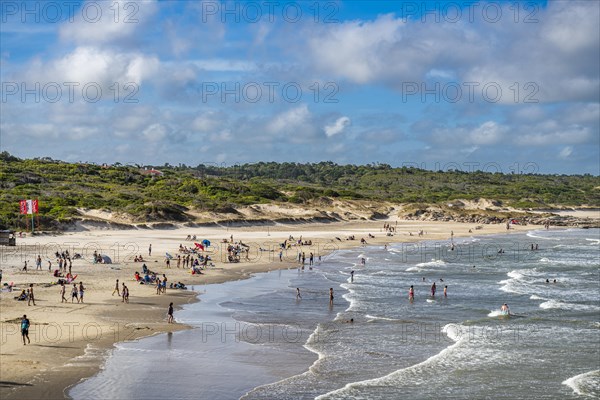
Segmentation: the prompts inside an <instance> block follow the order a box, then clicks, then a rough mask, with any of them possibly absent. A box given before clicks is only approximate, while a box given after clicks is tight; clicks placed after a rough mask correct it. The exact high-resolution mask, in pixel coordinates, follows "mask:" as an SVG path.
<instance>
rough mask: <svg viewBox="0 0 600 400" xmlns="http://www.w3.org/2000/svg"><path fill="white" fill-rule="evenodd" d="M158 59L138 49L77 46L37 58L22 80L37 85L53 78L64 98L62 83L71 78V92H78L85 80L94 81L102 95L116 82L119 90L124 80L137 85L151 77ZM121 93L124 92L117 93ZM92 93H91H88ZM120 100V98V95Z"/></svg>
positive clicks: (109, 92)
mask: <svg viewBox="0 0 600 400" xmlns="http://www.w3.org/2000/svg"><path fill="white" fill-rule="evenodd" d="M158 66H159V61H158V59H157V58H156V57H153V56H145V55H143V54H140V53H131V52H128V53H118V52H115V51H112V50H104V49H100V48H97V47H77V48H76V49H74V50H73V51H72V52H71V53H68V54H66V55H64V56H63V57H60V58H57V59H55V60H51V61H48V62H42V61H41V60H40V59H38V60H36V61H35V62H33V63H32V64H31V66H30V67H29V69H27V70H26V71H25V72H24V74H23V75H24V77H23V78H24V80H25V81H28V82H39V83H40V85H42V86H43V85H45V84H47V83H52V82H56V83H57V84H58V85H59V86H60V87H61V88H63V94H64V96H63V97H65V99H66V98H68V93H69V89H68V86H65V84H67V83H68V84H69V85H70V83H69V82H74V83H75V84H78V86H74V88H75V89H74V90H75V93H76V94H77V93H78V94H79V96H78V97H79V98H81V97H82V95H81V93H82V90H83V87H84V86H85V85H86V84H92V83H95V84H98V85H100V87H101V88H102V91H103V98H109V99H110V98H111V96H113V95H114V91H115V90H116V89H115V87H112V88H111V86H113V85H114V84H115V83H117V84H118V85H119V86H120V88H121V90H123V87H124V85H125V84H126V83H129V82H132V83H135V84H137V85H140V84H141V83H142V81H144V80H146V79H149V78H150V77H152V76H153V75H154V74H155V73H156V71H157V70H158ZM121 94H122V95H123V96H124V93H121ZM89 96H90V97H94V96H95V93H91V94H90V95H89ZM120 100H122V99H120Z"/></svg>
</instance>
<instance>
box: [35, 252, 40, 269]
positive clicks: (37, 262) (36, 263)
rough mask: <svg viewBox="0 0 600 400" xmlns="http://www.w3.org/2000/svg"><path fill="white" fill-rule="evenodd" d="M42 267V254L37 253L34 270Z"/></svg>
mask: <svg viewBox="0 0 600 400" xmlns="http://www.w3.org/2000/svg"><path fill="white" fill-rule="evenodd" d="M38 269H39V270H41V269H42V256H40V255H39V254H38V256H37V259H36V260H35V270H36V271H37V270H38Z"/></svg>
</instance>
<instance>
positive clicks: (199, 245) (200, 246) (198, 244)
mask: <svg viewBox="0 0 600 400" xmlns="http://www.w3.org/2000/svg"><path fill="white" fill-rule="evenodd" d="M194 245H195V246H196V248H198V249H200V250H204V246H202V245H201V244H200V243H194Z"/></svg>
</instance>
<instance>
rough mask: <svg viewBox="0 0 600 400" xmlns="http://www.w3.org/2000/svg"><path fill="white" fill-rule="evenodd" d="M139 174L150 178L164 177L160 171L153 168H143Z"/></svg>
mask: <svg viewBox="0 0 600 400" xmlns="http://www.w3.org/2000/svg"><path fill="white" fill-rule="evenodd" d="M140 172H141V173H142V174H143V175H151V176H163V175H164V174H163V173H162V172H161V171H159V170H157V169H154V168H152V169H148V168H145V169H143V170H142V171H140Z"/></svg>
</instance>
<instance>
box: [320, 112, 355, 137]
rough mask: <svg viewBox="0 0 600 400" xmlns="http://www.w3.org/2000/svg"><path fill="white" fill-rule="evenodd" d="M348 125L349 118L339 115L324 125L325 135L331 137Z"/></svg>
mask: <svg viewBox="0 0 600 400" xmlns="http://www.w3.org/2000/svg"><path fill="white" fill-rule="evenodd" d="M348 125H350V118H348V117H340V118H338V119H337V120H336V121H335V122H334V123H333V124H330V125H325V128H324V130H325V135H327V137H332V136H335V135H338V134H340V133H342V132H344V129H346V127H347V126H348Z"/></svg>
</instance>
